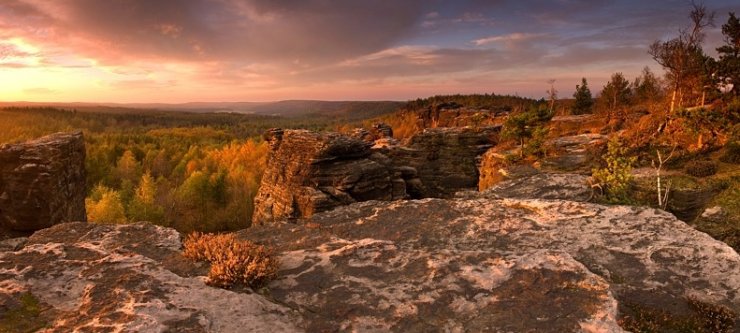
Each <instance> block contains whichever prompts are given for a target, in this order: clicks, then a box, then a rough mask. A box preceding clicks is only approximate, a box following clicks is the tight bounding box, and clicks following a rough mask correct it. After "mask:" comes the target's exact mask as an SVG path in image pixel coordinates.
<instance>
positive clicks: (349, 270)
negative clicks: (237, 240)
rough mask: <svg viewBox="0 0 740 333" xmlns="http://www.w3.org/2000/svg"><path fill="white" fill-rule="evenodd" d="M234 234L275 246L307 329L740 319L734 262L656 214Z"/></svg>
mask: <svg viewBox="0 0 740 333" xmlns="http://www.w3.org/2000/svg"><path fill="white" fill-rule="evenodd" d="M241 236H242V237H245V238H248V239H252V240H255V241H261V242H268V243H271V244H274V245H275V246H277V248H278V252H280V253H281V260H282V267H281V269H280V273H279V274H280V276H281V278H279V279H278V280H277V281H275V282H273V283H272V284H271V285H270V289H271V295H272V297H274V298H275V299H276V300H277V301H278V302H279V303H281V304H287V305H289V306H290V307H293V308H296V309H299V311H301V312H302V314H303V316H304V320H305V321H304V325H305V326H303V328H305V329H306V330H307V331H314V332H315V331H392V332H428V331H448V332H466V331H471V332H472V331H474V332H479V331H490V332H577V331H583V332H622V329H621V328H620V327H619V326H618V319H619V317H620V316H621V314H622V313H624V312H626V311H629V308H628V306H631V305H633V304H648V303H649V304H650V305H651V306H654V307H657V308H659V309H663V310H665V311H667V312H668V313H671V312H672V311H677V312H680V311H681V310H680V309H677V307H680V306H681V305H682V306H684V307H686V305H685V304H686V301H685V298H686V297H695V298H698V299H699V300H701V301H704V302H708V303H712V304H719V305H722V306H725V307H727V308H729V309H731V310H732V311H734V313H735V314H737V313H740V293H738V290H740V256H739V255H738V254H737V253H736V252H735V251H734V250H733V249H732V248H730V247H728V246H727V245H725V244H723V243H721V242H718V241H716V240H714V239H712V238H711V237H709V236H708V235H706V234H704V233H701V232H698V231H696V230H693V229H692V228H691V227H689V226H688V225H686V224H685V223H683V222H681V221H679V220H677V219H676V218H675V217H673V216H672V215H670V214H667V213H665V212H661V211H658V210H654V209H650V208H636V207H626V206H601V205H595V204H588V203H576V202H570V201H558V200H554V201H546V200H521V199H484V198H480V199H472V200H471V199H467V200H463V199H459V200H441V199H424V200H412V201H397V202H392V203H387V202H364V203H358V204H354V205H350V206H346V207H341V208H337V209H335V210H333V211H331V212H325V213H321V214H318V215H315V216H314V217H313V218H312V219H311V220H310V223H307V224H299V225H295V224H278V225H273V226H270V227H257V228H251V229H247V230H244V231H242V232H241ZM737 319H738V318H736V319H735V320H736V321H737ZM736 327H740V326H736Z"/></svg>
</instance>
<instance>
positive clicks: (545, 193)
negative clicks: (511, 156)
mask: <svg viewBox="0 0 740 333" xmlns="http://www.w3.org/2000/svg"><path fill="white" fill-rule="evenodd" d="M588 178H589V177H587V176H584V175H578V174H567V173H562V174H551V173H539V174H534V175H531V176H525V177H521V178H516V179H511V180H507V181H503V182H501V183H499V184H496V185H495V186H493V187H491V188H489V189H488V190H486V191H485V192H483V193H481V195H482V196H483V197H501V198H520V199H558V200H570V201H579V202H585V201H589V200H590V199H591V196H592V192H591V186H590V185H589V184H588Z"/></svg>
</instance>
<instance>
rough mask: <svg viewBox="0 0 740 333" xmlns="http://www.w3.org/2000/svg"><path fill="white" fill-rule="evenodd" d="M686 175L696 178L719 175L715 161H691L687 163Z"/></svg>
mask: <svg viewBox="0 0 740 333" xmlns="http://www.w3.org/2000/svg"><path fill="white" fill-rule="evenodd" d="M686 173H687V174H689V175H692V176H694V177H708V176H711V175H714V174H716V173H717V163H715V162H714V161H691V162H689V163H686Z"/></svg>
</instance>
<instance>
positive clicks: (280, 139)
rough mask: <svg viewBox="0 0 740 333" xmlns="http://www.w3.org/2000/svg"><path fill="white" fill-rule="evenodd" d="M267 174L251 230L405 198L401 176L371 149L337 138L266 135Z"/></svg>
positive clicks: (332, 135)
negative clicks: (369, 202)
mask: <svg viewBox="0 0 740 333" xmlns="http://www.w3.org/2000/svg"><path fill="white" fill-rule="evenodd" d="M266 139H267V141H268V143H269V144H270V147H271V150H270V153H269V156H268V168H267V170H266V171H265V174H264V175H263V176H262V183H261V185H260V189H259V192H258V194H257V197H256V198H255V212H254V218H253V221H254V222H255V223H256V224H259V223H263V222H269V221H274V220H275V219H280V218H299V217H306V216H311V215H313V214H315V213H317V212H321V211H326V210H329V209H332V208H334V207H337V206H341V205H347V204H350V203H354V202H358V201H366V200H393V199H401V198H404V197H405V196H406V185H405V182H404V180H403V179H402V178H401V172H400V171H395V170H393V169H392V168H391V167H390V166H389V165H388V161H387V158H386V157H385V156H382V155H379V154H375V155H373V152H372V151H371V150H370V146H371V145H372V144H371V143H367V142H365V141H362V140H360V139H357V138H352V137H349V136H344V135H341V134H338V133H315V132H310V131H303V130H288V131H282V130H279V129H275V130H272V131H271V132H270V133H268V134H267V135H266Z"/></svg>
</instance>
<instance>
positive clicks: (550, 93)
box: [546, 79, 558, 113]
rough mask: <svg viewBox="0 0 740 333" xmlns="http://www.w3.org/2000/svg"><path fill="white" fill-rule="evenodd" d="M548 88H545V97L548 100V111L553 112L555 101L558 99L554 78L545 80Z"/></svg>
mask: <svg viewBox="0 0 740 333" xmlns="http://www.w3.org/2000/svg"><path fill="white" fill-rule="evenodd" d="M547 83H549V84H550V89H547V91H546V92H547V98H548V99H549V100H550V112H553V113H554V112H555V101H556V100H557V99H558V91H557V90H555V79H549V80H547Z"/></svg>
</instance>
